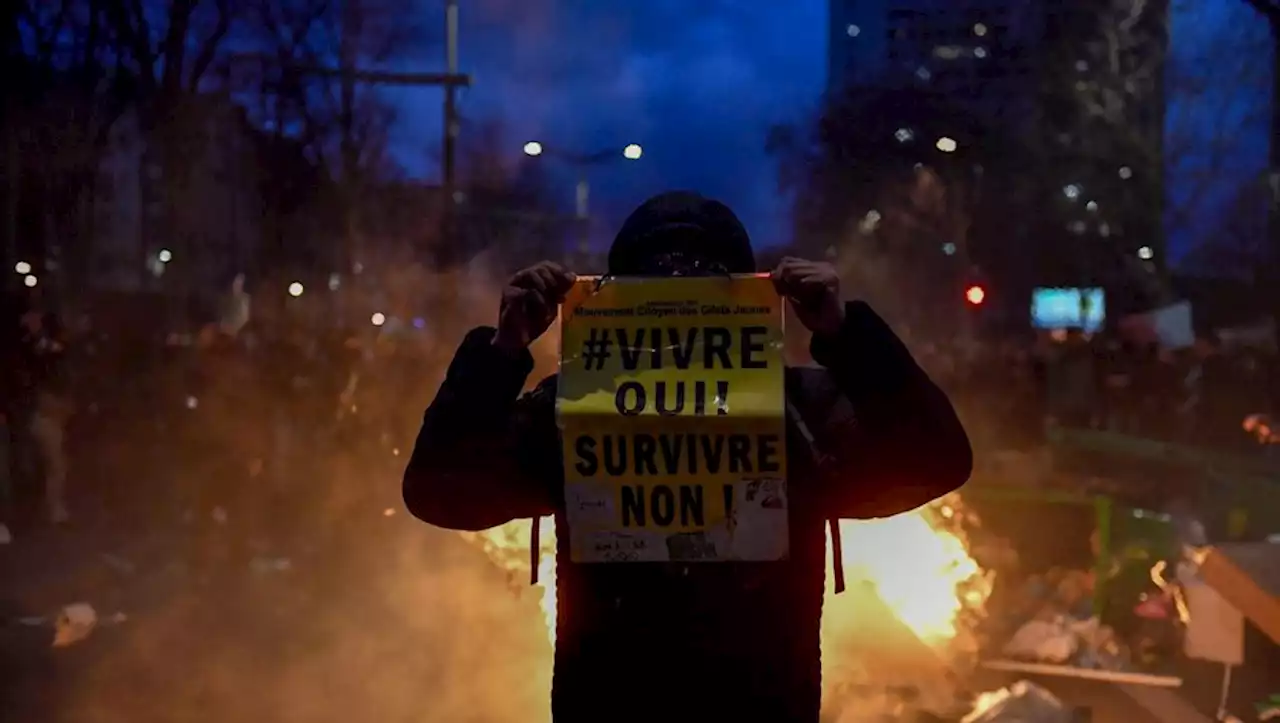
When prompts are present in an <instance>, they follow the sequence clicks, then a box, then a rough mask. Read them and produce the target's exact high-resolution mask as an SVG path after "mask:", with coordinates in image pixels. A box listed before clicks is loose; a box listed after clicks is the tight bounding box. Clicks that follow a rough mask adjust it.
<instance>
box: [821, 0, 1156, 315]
mask: <svg viewBox="0 0 1280 723" xmlns="http://www.w3.org/2000/svg"><path fill="white" fill-rule="evenodd" d="M1134 7H1139V5H1137V4H1135V6H1134ZM1145 8H1146V10H1145V13H1144V14H1143V16H1142V17H1141V19H1140V21H1139V22H1138V23H1137V24H1136V25H1135V26H1134V27H1133V28H1132V29H1131V30H1129V31H1128V33H1127V34H1124V35H1123V37H1122V38H1121V42H1123V43H1124V48H1122V49H1121V55H1122V56H1123V57H1124V61H1123V62H1122V66H1123V67H1121V68H1120V69H1119V70H1118V71H1116V70H1115V69H1114V68H1111V67H1106V66H1107V64H1106V63H1104V62H1103V61H1104V60H1105V59H1106V57H1105V54H1106V53H1108V52H1109V51H1110V50H1111V48H1109V47H1105V45H1106V40H1105V38H1106V37H1108V36H1114V35H1115V33H1114V32H1111V31H1114V29H1115V24H1116V23H1118V21H1119V19H1120V18H1119V17H1117V16H1115V15H1114V13H1115V12H1116V10H1115V6H1114V4H1113V3H1107V2H1102V1H1101V0H831V2H830V5H829V12H830V15H829V21H830V28H829V48H828V77H827V92H828V93H829V94H833V93H847V92H849V91H850V89H853V90H855V91H856V90H858V89H867V90H875V89H880V88H886V87H890V88H907V87H910V88H916V89H919V90H922V91H927V92H929V93H931V94H936V95H939V96H942V97H945V98H946V99H947V100H948V101H949V102H950V103H951V104H953V105H955V106H956V107H957V108H960V109H963V111H964V112H965V113H967V114H968V115H970V116H972V117H974V118H977V119H978V120H980V121H981V122H983V123H985V124H987V126H988V128H989V130H988V132H987V133H986V137H987V138H992V137H1000V138H1001V139H1002V141H1003V142H1002V143H1001V145H1002V148H1001V150H1000V151H999V152H1000V153H1002V154H1007V153H1009V152H1010V148H1015V147H1016V148H1017V149H1019V150H1018V151H1017V152H1018V153H1019V154H1020V157H1019V158H1017V159H1014V160H1011V159H1009V158H1007V157H1006V158H1004V159H1002V161H1003V163H1004V167H1005V169H1006V171H1007V172H1010V173H1012V174H1013V175H1014V177H1015V178H1016V179H1020V180H1018V182H1017V183H1014V184H1010V183H1005V184H1004V186H1003V187H1002V188H1001V190H1000V193H1003V194H1008V200H1009V203H1008V208H1007V210H1006V211H1005V212H1004V214H1003V218H1000V219H999V223H995V224H990V223H989V224H986V225H985V226H984V227H977V226H975V228H974V229H973V233H972V236H973V238H972V240H971V242H969V248H968V252H969V253H970V256H971V259H972V261H973V263H974V264H975V265H977V266H980V267H982V268H983V269H984V271H986V272H989V273H988V274H987V275H988V276H989V277H990V278H991V282H992V284H994V285H998V286H1000V288H1001V290H1002V291H1004V292H1006V293H1003V294H998V295H997V297H996V298H1003V299H1009V300H1015V299H1016V301H1012V302H1011V303H1012V304H1013V306H1015V307H1022V308H1026V307H1024V306H1022V304H1023V301H1022V300H1023V299H1026V298H1027V295H1028V294H1029V292H1030V290H1031V288H1032V287H1034V286H1103V287H1105V288H1107V289H1108V295H1109V296H1110V297H1112V298H1115V299H1116V300H1117V301H1120V299H1119V296H1121V295H1128V296H1134V290H1135V289H1136V290H1138V292H1137V294H1136V295H1137V296H1138V297H1141V298H1131V299H1125V300H1124V301H1123V302H1122V303H1119V304H1118V305H1117V304H1109V305H1108V306H1109V307H1110V308H1111V309H1116V308H1117V306H1119V308H1120V309H1125V308H1132V307H1134V306H1138V307H1141V306H1144V305H1145V304H1147V303H1148V301H1147V297H1150V296H1151V295H1152V294H1153V293H1154V292H1153V291H1152V288H1153V283H1154V282H1155V281H1156V280H1157V279H1158V277H1159V276H1160V272H1161V271H1162V268H1161V263H1160V262H1161V260H1162V259H1163V246H1164V244H1163V240H1162V238H1163V234H1162V229H1161V199H1162V187H1161V183H1162V176H1163V173H1162V164H1161V144H1162V134H1161V131H1162V123H1163V118H1164V102H1163V87H1162V85H1161V83H1160V77H1161V73H1160V72H1159V68H1158V67H1157V68H1155V69H1154V72H1152V71H1153V69H1152V68H1150V67H1149V65H1150V63H1151V62H1152V61H1153V59H1154V62H1155V63H1157V64H1159V63H1161V62H1162V58H1163V53H1164V48H1165V45H1166V39H1165V37H1164V33H1163V28H1164V27H1165V19H1166V17H1165V16H1166V8H1165V6H1164V5H1163V4H1162V3H1160V2H1153V3H1148V4H1146V5H1145ZM1109 24H1111V25H1112V27H1108V25H1109ZM1104 31H1106V32H1104ZM1139 73H1143V74H1144V75H1143V81H1142V82H1141V83H1138V85H1137V88H1136V90H1134V89H1132V88H1131V87H1130V84H1131V83H1132V81H1133V80H1134V79H1135V78H1137V77H1138V74H1139ZM1113 91H1120V92H1121V94H1122V95H1123V98H1124V102H1123V108H1122V109H1121V111H1120V112H1119V113H1118V114H1115V115H1112V116H1110V117H1105V116H1103V117H1100V116H1098V115H1097V114H1096V113H1094V112H1093V111H1091V110H1090V108H1091V107H1094V102H1093V101H1094V97H1099V98H1100V97H1103V96H1105V95H1106V94H1108V93H1112V92H1113ZM911 130H912V129H910V128H905V127H904V128H903V129H901V132H900V133H899V134H898V138H897V140H898V142H900V143H907V142H908V141H914V142H922V147H923V148H924V149H926V150H927V149H929V148H931V147H932V146H933V144H934V140H935V139H932V138H929V139H914V138H912V135H913V134H912V133H911ZM1009 139H1015V140H1016V143H1010V142H1008V140H1009ZM937 140H938V142H939V143H940V144H941V143H942V142H943V140H945V139H944V138H939V139H937ZM938 149H939V150H943V146H942V145H938ZM976 156H977V157H978V158H981V157H982V153H977V154H976ZM992 161H993V162H992V163H991V164H989V166H988V167H989V168H990V167H993V166H994V165H995V163H994V161H995V159H992ZM926 162H927V161H926ZM988 178H989V181H994V179H991V178H990V174H988ZM1015 195H1016V196H1019V198H1016V199H1015V198H1014V196H1015Z"/></svg>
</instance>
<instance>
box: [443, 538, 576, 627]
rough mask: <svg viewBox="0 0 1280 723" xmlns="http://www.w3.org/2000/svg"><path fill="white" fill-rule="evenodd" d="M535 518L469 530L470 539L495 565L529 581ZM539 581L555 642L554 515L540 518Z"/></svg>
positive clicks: (541, 600) (545, 620)
mask: <svg viewBox="0 0 1280 723" xmlns="http://www.w3.org/2000/svg"><path fill="white" fill-rule="evenodd" d="M532 522H533V521H532V520H515V521H513V522H509V523H507V524H505V525H503V526H501V527H495V528H493V529H491V530H485V531H484V532H465V533H463V537H465V538H466V539H467V540H469V541H470V542H472V543H474V544H476V545H479V547H480V549H482V550H484V553H485V554H486V555H488V556H489V558H490V559H491V560H493V562H494V564H496V565H498V566H499V567H501V568H502V569H504V570H506V571H507V572H509V573H512V574H513V575H519V576H520V580H522V581H525V582H527V581H528V580H529V561H530V559H531V556H530V554H529V545H530V544H531V543H532V541H533V535H532ZM538 538H539V541H540V544H539V548H540V549H539V550H538V583H537V585H535V586H534V588H535V589H536V592H537V596H538V603H539V606H540V607H541V608H542V618H543V624H544V625H545V626H546V629H547V637H548V639H549V640H550V641H551V644H552V645H555V642H556V524H555V520H554V519H553V518H551V517H543V518H541V519H539V520H538Z"/></svg>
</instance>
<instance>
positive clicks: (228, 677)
mask: <svg viewBox="0 0 1280 723" xmlns="http://www.w3.org/2000/svg"><path fill="white" fill-rule="evenodd" d="M453 273H454V274H456V275H455V276H454V277H453V278H446V276H445V274H444V273H442V272H428V276H429V281H430V283H432V284H436V285H439V284H443V283H444V282H446V281H448V282H451V283H452V285H453V286H455V287H456V288H457V289H459V290H460V293H461V297H460V303H458V304H457V305H456V306H454V307H452V308H454V309H455V310H456V313H453V314H451V315H450V316H449V317H448V318H444V317H442V316H441V315H440V314H439V313H437V314H436V315H435V316H434V318H429V319H428V320H427V321H428V323H427V325H426V328H425V330H423V331H422V332H421V333H417V334H407V335H405V336H404V337H403V338H402V339H400V340H399V341H396V342H394V343H395V344H396V345H413V346H415V347H417V348H415V349H413V350H412V351H411V352H410V353H409V354H407V355H406V358H408V359H412V360H413V363H414V364H415V365H417V366H416V368H415V369H414V370H413V372H412V374H411V375H409V378H406V379H405V382H406V384H405V385H404V386H401V385H399V384H391V383H386V384H384V383H381V382H380V381H379V380H366V381H364V382H362V384H364V385H367V386H368V387H369V389H370V391H369V392H368V398H364V399H362V400H361V401H360V407H361V414H362V415H365V414H366V410H367V413H368V415H369V416H371V417H373V418H372V419H365V421H364V422H363V423H362V424H361V426H359V427H357V428H359V429H361V430H362V431H361V434H360V438H358V439H354V440H346V441H344V442H342V443H341V444H338V445H336V446H335V448H333V449H325V450H316V449H303V450H300V453H301V455H302V457H308V456H310V457H317V458H319V460H320V461H318V462H317V463H315V464H311V465H308V466H306V467H305V470H306V471H305V473H302V474H300V477H302V478H301V479H298V480H294V481H290V482H288V483H287V485H288V486H287V488H286V489H283V490H281V489H274V488H270V487H269V486H268V483H265V482H263V479H264V478H262V477H258V478H254V479H256V482H253V483H251V484H248V485H246V486H245V489H243V490H236V491H237V492H238V493H239V495H240V496H239V497H235V496H234V495H232V494H231V493H232V492H233V490H232V486H233V482H232V478H227V479H225V480H222V481H221V483H220V485H219V487H218V488H216V489H214V490H212V491H210V490H205V493H206V494H205V496H204V497H203V498H202V501H203V502H204V503H205V504H206V505H212V504H215V503H216V504H219V505H223V506H225V508H226V509H227V510H228V516H229V521H228V523H227V525H226V526H225V528H224V529H220V530H215V534H218V535H221V537H220V538H219V541H220V544H222V545H224V546H225V547H226V548H228V549H236V550H242V549H246V548H247V549H249V550H250V551H251V553H252V552H253V551H254V550H255V548H258V547H261V548H263V549H261V550H257V554H258V555H259V556H260V557H275V556H277V555H278V556H282V557H283V556H287V559H288V564H287V567H288V569H270V568H268V569H255V567H254V566H253V565H249V564H247V563H248V560H247V559H241V558H248V557H251V556H252V554H246V555H242V556H240V557H232V556H231V555H230V553H228V556H227V558H226V560H225V561H224V562H225V563H226V565H227V566H228V568H227V569H228V570H229V572H226V573H221V574H218V573H215V574H214V576H213V577H209V576H208V575H207V574H206V573H204V572H202V569H203V568H201V567H200V566H199V565H198V564H192V563H191V559H192V558H193V557H194V556H196V555H197V553H195V552H194V550H195V549H196V545H194V544H193V543H194V542H195V540H194V539H192V538H191V537H190V536H189V534H188V531H187V530H185V529H184V528H182V526H181V525H179V524H177V522H176V521H175V520H171V519H161V516H159V515H157V516H154V517H147V518H143V517H141V516H139V517H138V518H136V519H138V520H139V521H140V522H141V524H139V525H138V527H139V528H141V529H145V530H146V532H147V535H146V536H147V537H149V538H154V540H156V542H155V543H154V544H152V545H151V546H150V547H146V546H143V545H141V544H139V545H135V546H133V547H131V548H130V552H129V553H128V554H129V555H130V556H132V557H133V558H134V559H133V560H132V561H133V562H134V563H135V564H136V566H137V568H138V571H137V573H136V574H135V575H134V576H132V577H130V578H128V579H125V580H121V581H119V584H112V585H102V584H101V579H100V578H101V577H102V574H103V571H102V570H101V569H99V568H98V567H97V566H96V565H94V564H93V561H92V559H91V558H92V555H89V554H86V555H85V557H86V558H90V559H89V561H88V562H86V564H85V565H80V566H77V568H76V570H75V571H74V573H73V572H72V571H71V570H68V571H67V573H68V574H74V578H75V579H74V580H72V581H71V584H70V585H68V587H69V588H70V589H71V590H73V591H74V592H72V594H74V595H83V596H85V597H84V599H87V600H88V601H89V602H91V603H92V604H94V605H95V606H97V607H99V609H100V611H107V610H110V609H112V608H115V609H120V610H122V611H124V612H125V613H126V614H128V616H129V620H128V621H127V622H126V623H124V624H121V625H119V626H115V627H110V628H103V629H100V630H98V631H96V632H95V634H94V635H93V636H91V637H90V638H89V639H88V640H86V641H84V642H82V643H80V644H79V645H78V646H75V647H73V648H70V649H67V650H64V651H57V652H56V653H55V654H52V655H56V656H60V657H55V658H53V659H54V661H55V662H56V663H58V665H56V666H53V668H52V669H51V670H50V671H47V672H48V675H47V676H46V677H42V678H41V679H40V680H38V681H37V682H35V683H34V684H33V685H34V687H33V688H32V689H28V690H26V691H24V694H23V698H24V700H23V701H21V702H22V705H21V706H20V707H18V708H16V710H24V709H30V710H31V711H32V712H33V719H34V718H35V717H39V718H40V719H42V720H49V721H74V722H75V723H116V722H117V721H118V722H120V723H125V722H126V721H127V722H128V723H143V722H146V721H157V722H159V721H204V720H211V721H213V720H216V721H243V720H270V721H277V722H279V723H293V722H297V723H327V722H329V721H333V722H335V723H337V722H342V723H347V722H349V721H356V720H368V719H371V718H375V719H377V720H379V721H413V722H414V723H424V722H425V723H430V722H431V721H440V722H441V723H444V722H445V721H448V722H450V723H454V722H457V721H477V722H482V721H512V720H521V721H528V720H538V719H543V718H545V717H546V715H547V714H548V712H549V706H548V691H549V690H550V680H549V674H550V669H551V666H550V665H549V662H550V656H551V650H550V645H549V643H548V641H547V639H546V635H545V630H544V628H543V626H542V625H541V613H540V610H539V607H538V600H537V595H536V594H534V591H533V590H532V589H531V588H530V587H529V586H528V582H527V580H526V579H521V580H515V579H512V578H511V577H510V576H509V573H508V572H506V571H504V570H501V569H499V568H498V567H496V566H495V565H494V564H493V563H492V562H491V561H490V559H489V558H488V557H486V556H485V555H484V553H483V552H482V551H481V550H479V549H477V548H476V547H475V546H474V545H472V544H469V543H468V542H466V541H465V540H464V539H463V538H462V537H461V536H460V535H458V534H457V533H453V532H450V531H445V530H439V529H434V528H431V527H429V526H427V525H425V524H422V523H420V522H418V521H417V520H414V519H411V518H410V517H409V516H408V515H407V514H406V513H405V512H404V511H403V508H402V504H401V502H400V494H399V484H400V473H401V472H402V470H403V464H404V461H405V459H406V457H407V454H408V451H409V449H408V448H409V446H410V445H411V444H412V440H413V438H414V435H415V434H416V431H417V427H416V425H417V422H418V420H420V419H421V414H422V411H423V409H424V408H425V406H426V404H427V403H428V402H429V401H430V399H431V397H432V396H433V395H434V392H435V389H436V387H437V386H438V384H439V381H440V380H441V379H442V378H443V375H444V372H445V369H446V368H447V364H448V361H449V360H450V358H451V357H452V353H453V350H454V349H455V348H456V346H457V344H458V342H459V340H460V339H461V337H462V336H463V335H464V334H465V333H466V331H467V330H468V329H470V328H472V327H474V326H476V325H480V324H493V323H494V321H495V318H496V316H497V309H498V301H499V298H500V289H501V284H502V279H503V278H504V276H505V274H504V272H503V271H500V270H497V269H496V264H494V263H493V261H492V259H488V258H480V259H477V260H476V261H475V262H474V263H472V264H470V265H469V266H468V267H466V268H464V269H460V270H458V271H456V272H453ZM428 288H429V287H428ZM556 336H557V335H556V333H555V331H554V330H553V331H552V332H551V333H549V334H547V335H546V338H544V339H542V340H540V341H539V342H538V343H537V344H536V345H535V346H534V351H535V355H536V358H537V360H538V371H537V372H536V373H535V374H534V375H531V377H530V381H531V382H536V381H537V380H538V379H540V378H541V377H542V375H543V374H545V373H549V372H551V371H554V367H555V363H556V357H557V354H556V346H557V343H556ZM371 348H373V349H378V348H379V347H378V346H376V345H375V346H373V347H371ZM397 351H401V350H400V349H397ZM254 389H255V390H258V393H257V394H256V395H242V396H241V397H240V399H241V400H242V401H241V403H242V404H251V405H253V406H252V407H251V408H240V409H238V410H234V411H226V412H221V411H217V410H215V409H214V406H215V405H214V404H213V403H212V401H209V402H208V403H205V402H202V404H201V408H200V411H201V412H202V413H203V414H204V415H205V416H204V417H203V419H202V421H201V424H202V425H204V427H205V429H204V430H203V432H204V433H208V434H209V435H210V436H209V437H207V438H212V439H218V440H224V443H225V444H228V445H234V446H233V448H232V449H206V450H204V452H205V453H206V454H207V455H222V456H226V457H228V458H235V457H238V456H240V455H241V454H242V453H257V450H261V449H262V440H261V438H262V437H263V431H264V430H263V428H262V426H261V425H260V424H259V423H258V422H259V421H260V420H270V419H271V414H272V410H273V408H274V407H277V406H282V405H284V404H286V402H285V399H284V397H285V393H284V392H283V391H281V390H280V389H279V388H278V387H272V386H265V387H263V386H259V387H254ZM386 420H394V422H392V423H391V424H390V426H394V427H396V428H393V429H387V426H389V425H388V423H387V422H386ZM268 423H270V422H268ZM130 436H134V435H130ZM379 439H392V440H399V441H398V442H391V443H388V444H386V445H381V446H379V444H377V442H378V440H379ZM120 441H121V442H126V441H127V440H120ZM394 445H403V448H401V447H400V446H394ZM134 446H135V447H136V446H137V445H134ZM295 459H296V458H295ZM223 461H224V462H228V465H227V467H228V469H230V468H231V467H234V468H235V469H236V470H237V471H238V470H239V469H240V467H241V465H239V464H238V463H231V462H230V461H229V460H223ZM184 462H185V464H184V468H187V469H191V470H195V469H197V468H198V467H199V466H200V465H203V464H205V463H206V462H205V460H203V459H201V460H197V459H195V458H191V459H184ZM268 464H269V462H268ZM245 466H250V467H252V464H250V465H245ZM259 466H261V465H259ZM301 469H302V468H301V467H300V470H301ZM193 477H194V475H193ZM234 479H242V478H241V477H236V478H234ZM189 481H190V480H170V482H171V483H172V484H174V485H182V484H183V483H184V482H189ZM148 494H151V493H148ZM155 494H159V493H158V492H157V493H155ZM282 497H283V498H284V501H283V503H282V500H281V498H282ZM207 514H208V510H204V509H201V510H199V511H198V512H197V515H207ZM246 519H247V520H251V521H252V522H251V523H250V524H247V525H245V526H240V525H239V524H238V523H240V522H241V521H242V520H246ZM116 524H119V521H117V522H116ZM135 524H136V523H135ZM261 528H267V529H269V530H270V531H271V532H272V533H277V535H278V537H279V538H280V539H283V540H284V542H283V543H282V544H280V545H279V546H278V547H271V546H269V545H265V544H262V541H261V540H259V539H257V536H258V535H257V533H258V531H260V529H261ZM286 530H287V531H288V532H287V534H286V533H285V532H284V531H286ZM266 536H268V537H270V536H271V534H268V535H266ZM139 537H140V538H141V537H142V535H139ZM220 549H221V548H220ZM80 568H84V569H80ZM108 606H111V607H108ZM37 677H39V676H37Z"/></svg>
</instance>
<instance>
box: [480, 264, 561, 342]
mask: <svg viewBox="0 0 1280 723" xmlns="http://www.w3.org/2000/svg"><path fill="white" fill-rule="evenodd" d="M576 280H577V277H576V276H574V275H573V273H571V272H569V271H567V270H565V268H564V267H563V266H561V265H559V264H557V263H553V262H551V261H542V262H539V263H537V264H534V265H533V266H530V267H529V268H527V269H523V270H521V271H517V272H516V274H515V275H514V276H512V277H511V279H510V280H509V281H507V285H506V286H505V287H504V288H503V289H502V304H501V306H500V307H499V311H498V333H497V334H495V335H494V337H493V345H494V346H496V347H498V348H500V349H502V350H503V351H504V352H507V353H509V354H515V353H518V352H519V351H520V350H522V349H525V348H527V347H528V346H529V345H530V344H532V343H533V340H534V339H537V338H538V337H540V336H542V334H543V333H544V332H546V330H547V329H548V328H550V326H551V322H553V321H555V320H556V313H557V312H558V310H559V306H560V303H561V302H563V301H564V297H565V294H567V293H569V289H570V288H572V287H573V283H574V281H576Z"/></svg>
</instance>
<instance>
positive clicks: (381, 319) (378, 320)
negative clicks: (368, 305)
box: [369, 311, 387, 326]
mask: <svg viewBox="0 0 1280 723" xmlns="http://www.w3.org/2000/svg"><path fill="white" fill-rule="evenodd" d="M369 323H370V324H373V325H374V326H382V325H383V324H385V323H387V316H386V314H383V313H382V312H381V311H375V312H374V313H373V316H371V317H369Z"/></svg>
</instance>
